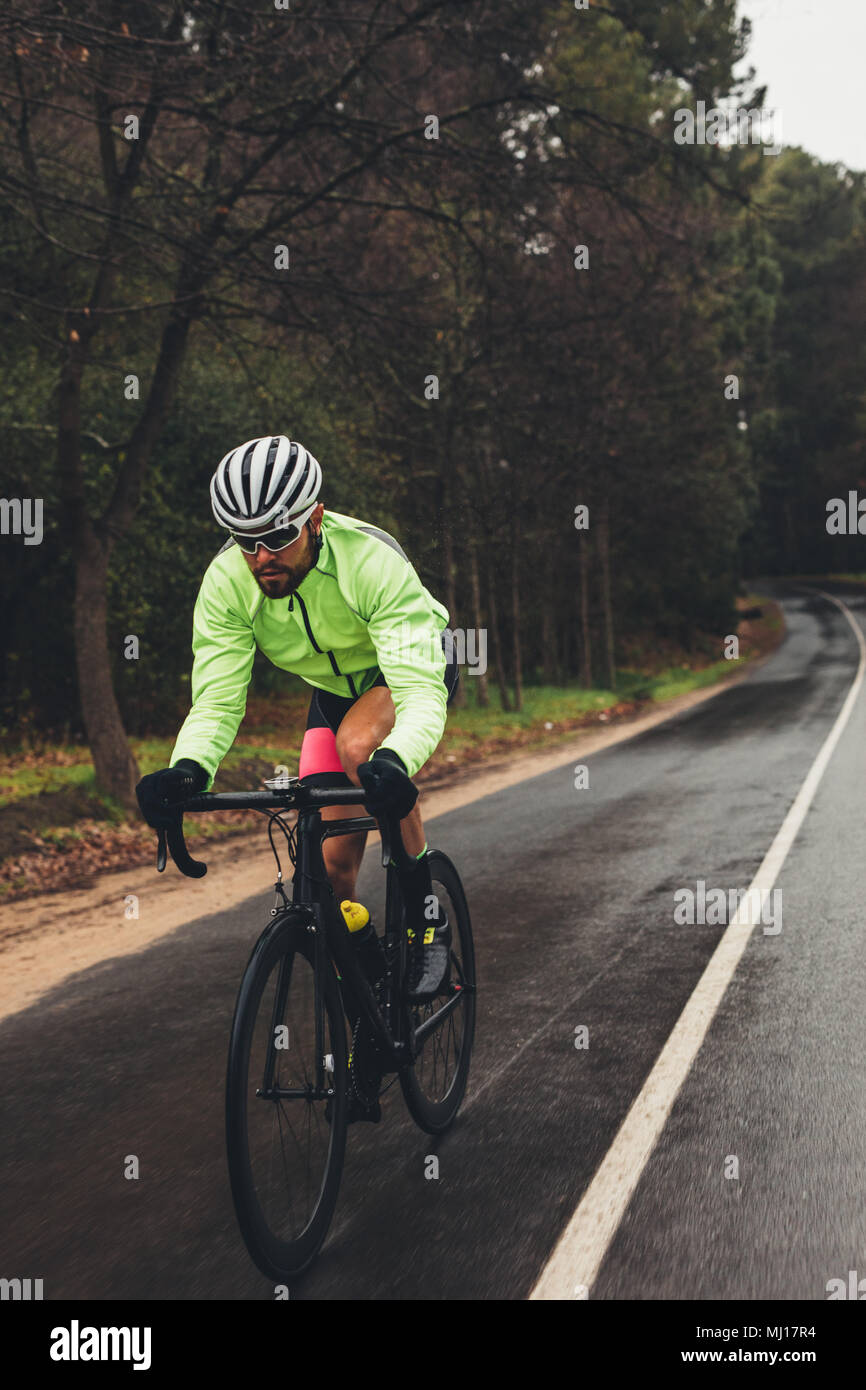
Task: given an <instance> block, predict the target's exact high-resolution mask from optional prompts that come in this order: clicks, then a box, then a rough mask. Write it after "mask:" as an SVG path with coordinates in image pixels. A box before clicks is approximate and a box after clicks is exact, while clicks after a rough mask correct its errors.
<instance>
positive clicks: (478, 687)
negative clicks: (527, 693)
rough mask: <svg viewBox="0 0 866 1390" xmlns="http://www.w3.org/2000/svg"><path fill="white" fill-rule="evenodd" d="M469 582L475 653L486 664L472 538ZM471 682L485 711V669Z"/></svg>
mask: <svg viewBox="0 0 866 1390" xmlns="http://www.w3.org/2000/svg"><path fill="white" fill-rule="evenodd" d="M469 582H470V584H471V586H472V621H473V623H474V624H475V653H476V656H478V658H479V660H480V659H481V658H482V657H484V658H485V662H486V653H487V642H486V636H485V641H484V646H483V647H482V643H481V634H482V632H483V631H484V628H483V625H482V617H481V581H480V579H479V577H478V542H477V540H476V538H475V537H474V536H473V537H472V539H471V540H470V542H469ZM473 681H474V682H475V696H476V703H477V704H478V705H480V706H481V708H482V709H486V708H487V706H488V705H489V703H490V695H489V692H488V689H487V671H486V669H485V670H483V671H481V672H480V674H479V675H477V676H473Z"/></svg>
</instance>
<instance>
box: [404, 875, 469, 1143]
mask: <svg viewBox="0 0 866 1390" xmlns="http://www.w3.org/2000/svg"><path fill="white" fill-rule="evenodd" d="M428 858H429V862H430V877H431V879H432V881H433V892H434V893H435V894H436V897H437V898H438V900H439V904H440V907H441V908H443V909H444V910H445V912H446V913H447V914H448V921H449V923H450V924H451V968H450V980H448V981H447V983H446V984H445V985H443V987H442V990H441V991H440V993H439V994H438V995H437V996H436V998H435V999H431V1000H430V1001H429V1003H424V1004H413V1005H411V1006H410V1009H409V1016H410V1019H411V1024H412V1027H413V1028H414V1029H415V1030H417V1029H418V1028H420V1027H422V1026H423V1025H424V1024H425V1023H428V1022H429V1021H430V1020H431V1019H434V1018H436V1017H438V1016H439V1015H440V1014H441V1015H442V1018H441V1020H440V1022H439V1024H438V1026H437V1027H436V1028H435V1030H434V1031H432V1032H431V1033H430V1034H429V1036H427V1038H426V1039H425V1040H424V1043H423V1045H422V1047H421V1050H420V1052H419V1054H418V1056H417V1057H416V1058H415V1061H414V1063H413V1065H412V1066H411V1067H409V1068H406V1070H405V1071H402V1072H401V1073H400V1085H401V1087H402V1088H403V1095H404V1097H405V1100H406V1105H407V1107H408V1110H409V1114H410V1115H411V1116H412V1118H413V1120H414V1121H415V1123H416V1124H417V1125H419V1126H420V1128H421V1129H423V1130H425V1131H426V1132H427V1133H428V1134H441V1133H442V1131H443V1130H446V1129H448V1127H449V1126H450V1125H451V1124H452V1123H453V1121H454V1117H455V1115H456V1114H457V1111H458V1110H459V1108H460V1103H461V1101H462V1100H463V1095H464V1092H465V1090H466V1082H467V1080H468V1077H469V1061H470V1057H471V1053H472V1042H473V1039H474V1036H475V953H474V951H473V947H472V925H471V922H470V920H469V908H468V907H467V905H466V897H465V895H464V893H463V885H462V884H461V882H460V877H459V875H458V873H457V870H456V869H455V868H454V865H453V864H452V863H451V860H450V859H449V858H448V857H447V856H446V855H444V854H442V853H440V851H439V850H431V852H430V854H429V856H428ZM445 1010H447V1013H446V1012H445Z"/></svg>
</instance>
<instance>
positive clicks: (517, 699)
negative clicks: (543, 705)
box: [511, 516, 523, 709]
mask: <svg viewBox="0 0 866 1390" xmlns="http://www.w3.org/2000/svg"><path fill="white" fill-rule="evenodd" d="M519 555H520V528H519V526H518V524H517V518H516V516H515V518H514V524H513V526H512V539H511V621H512V623H513V625H514V630H513V632H512V634H511V635H512V640H513V647H512V650H513V652H514V708H515V709H523V655H522V652H521V648H520V564H519V559H518V557H519Z"/></svg>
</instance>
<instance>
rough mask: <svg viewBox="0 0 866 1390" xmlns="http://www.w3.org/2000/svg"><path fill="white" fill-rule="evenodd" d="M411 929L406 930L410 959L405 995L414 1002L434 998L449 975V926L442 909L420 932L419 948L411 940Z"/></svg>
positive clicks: (446, 981)
mask: <svg viewBox="0 0 866 1390" xmlns="http://www.w3.org/2000/svg"><path fill="white" fill-rule="evenodd" d="M414 937H415V933H414V932H413V931H410V932H409V939H410V941H411V942H412V947H411V950H412V960H411V961H410V964H409V988H408V990H407V995H408V997H409V999H411V1000H412V1002H413V1003H414V1004H421V1003H424V1002H425V1001H426V1000H429V999H435V997H436V995H437V994H439V992H440V991H441V990H442V989H443V988H444V987H445V985H446V984H447V983H448V980H449V978H450V973H451V971H450V967H451V926H450V924H449V921H448V918H447V916H446V914H445V913H444V912H442V914H441V917H440V920H439V923H438V925H437V926H435V927H428V928H427V929H426V931H425V932H424V944H423V945H422V946H421V948H420V949H419V948H418V947H417V946H416V945H415V941H414Z"/></svg>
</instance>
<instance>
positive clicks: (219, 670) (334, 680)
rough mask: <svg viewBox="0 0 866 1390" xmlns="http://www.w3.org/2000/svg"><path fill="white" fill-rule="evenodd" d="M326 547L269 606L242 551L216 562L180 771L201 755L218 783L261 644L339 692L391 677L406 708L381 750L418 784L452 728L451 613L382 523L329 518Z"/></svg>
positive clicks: (200, 610) (176, 754) (226, 551)
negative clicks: (447, 631) (446, 637)
mask: <svg viewBox="0 0 866 1390" xmlns="http://www.w3.org/2000/svg"><path fill="white" fill-rule="evenodd" d="M321 534H322V541H323V543H322V548H321V550H320V552H319V556H318V559H317V561H316V564H315V566H314V568H313V569H311V570H310V572H309V574H307V575H305V577H304V579H303V580H302V581H301V583H300V585H299V586H298V588H297V590H296V591H295V593H294V594H292V595H290V596H287V597H286V598H279V599H271V598H266V597H265V595H264V594H263V593H262V591H261V589H260V588H259V586H258V584H257V583H256V581H255V579H254V578H253V576H252V574H251V573H250V570H249V568H248V567H247V563H246V561H245V559H244V557H243V553H242V552H241V550H240V549H239V547H238V546H236V545H235V544H234V543H232V542H229V544H228V545H227V546H225V547H223V549H222V550H221V551H220V552H219V554H218V555H216V556H215V558H214V559H213V560H212V561H211V563H210V565H209V566H208V568H207V570H206V572H205V576H204V579H203V580H202V585H201V589H200V590H199V595H198V599H197V600H196V605H195V613H194V616H193V638H192V650H193V668H192V708H191V710H190V712H189V714H188V715H187V717H186V719H185V721H184V724H183V727H182V728H181V731H180V733H179V734H178V736H177V742H176V743H175V745H174V751H173V753H172V755H171V766H172V767H173V766H174V764H175V763H176V762H177V761H178V759H179V758H192V759H193V760H194V761H195V762H197V763H199V764H200V765H201V767H203V768H204V769H205V770H206V772H207V774H208V787H210V786H211V785H212V783H213V779H214V775H215V773H216V770H217V768H218V767H219V765H220V763H221V762H222V760H223V758H224V757H225V755H226V753H227V752H228V750H229V749H230V748H231V746H232V744H233V743H234V740H235V737H236V735H237V732H238V729H239V727H240V723H241V720H242V719H243V717H244V712H245V710H246V703H247V686H248V685H249V680H250V673H251V672H252V668H253V657H254V656H255V650H256V647H257V646H258V647H260V648H261V650H262V651H263V652H264V654H265V656H266V657H268V659H269V660H270V661H272V662H273V664H274V665H275V666H278V667H279V668H280V669H281V670H283V671H292V672H294V673H295V674H296V675H299V676H302V677H303V679H304V680H305V681H307V683H308V684H309V685H314V686H317V687H318V688H319V689H320V690H330V691H332V692H333V694H335V695H344V696H346V697H354V696H356V695H362V694H363V693H364V691H365V690H369V688H370V686H371V685H372V684H373V682H374V680H375V679H376V677H377V676H378V674H379V671H380V670H381V672H382V674H383V675H384V677H385V680H386V682H387V684H388V687H389V689H390V691H391V695H392V697H393V700H394V707H395V710H396V720H395V722H394V727H393V729H392V730H391V732H390V734H389V735H388V737H387V738H386V739H384V740H383V742H382V744H381V745H380V746H381V747H382V748H392V749H393V750H394V752H395V753H397V754H398V755H399V756H400V757H401V758H402V760H403V762H404V763H405V765H406V771H407V772H408V774H409V776H410V777H413V776H414V775H415V773H416V772H417V771H418V769H419V767H421V766H422V765H423V764H424V763H425V762H426V761H427V759H428V758H429V757H430V754H431V753H432V752H433V750H434V749H435V748H436V746H437V744H438V743H439V740H440V739H441V737H442V734H443V731H444V729H445V718H446V699H447V695H446V690H445V686H444V684H443V676H444V674H445V664H446V663H445V655H444V653H443V651H442V645H441V632H442V629H443V628H444V627H446V626H447V623H448V610H447V609H446V608H445V607H443V605H442V604H441V603H439V602H437V600H436V599H435V598H433V596H432V595H431V594H430V593H428V591H427V590H426V589H425V588H424V585H423V584H422V583H421V580H420V579H419V578H418V575H417V572H416V571H415V569H414V567H413V566H412V565H411V564H410V563H409V561H408V559H407V558H406V556H405V555H404V553H403V551H402V550H401V548H400V546H399V545H398V544H397V542H396V541H395V540H394V538H393V536H389V535H388V533H387V532H386V531H382V530H380V529H379V527H376V526H370V525H368V524H367V523H366V522H364V521H358V520H357V519H356V518H355V517H351V516H341V515H340V514H339V513H338V512H329V511H326V512H325V513H324V516H323V518H322V531H321Z"/></svg>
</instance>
